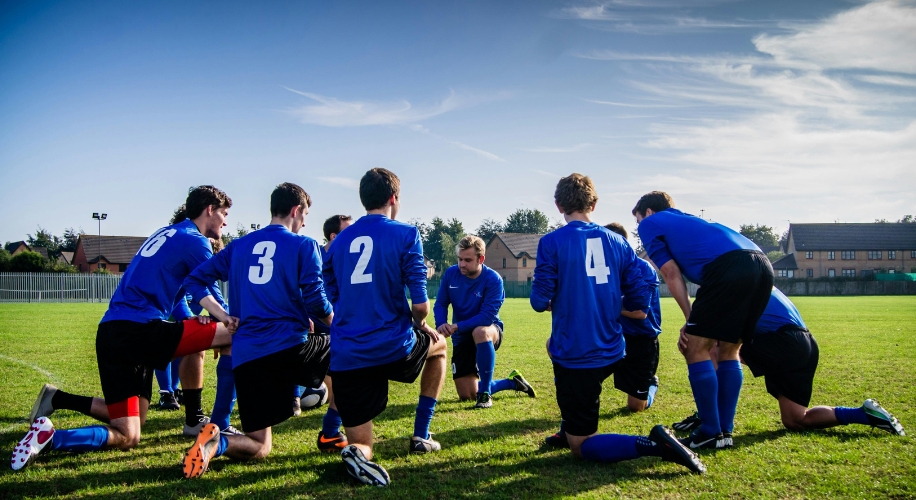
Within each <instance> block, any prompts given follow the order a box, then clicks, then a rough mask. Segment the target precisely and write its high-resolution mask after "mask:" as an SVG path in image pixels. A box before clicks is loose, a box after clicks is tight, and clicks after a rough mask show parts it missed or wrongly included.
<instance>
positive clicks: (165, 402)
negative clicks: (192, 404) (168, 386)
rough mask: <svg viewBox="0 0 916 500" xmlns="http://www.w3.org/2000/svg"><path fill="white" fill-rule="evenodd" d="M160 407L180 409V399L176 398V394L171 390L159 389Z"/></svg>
mask: <svg viewBox="0 0 916 500" xmlns="http://www.w3.org/2000/svg"><path fill="white" fill-rule="evenodd" d="M159 409H160V410H169V411H171V410H179V409H181V406H178V401H176V400H175V395H174V394H172V393H171V392H169V391H159Z"/></svg>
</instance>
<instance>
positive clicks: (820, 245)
mask: <svg viewBox="0 0 916 500" xmlns="http://www.w3.org/2000/svg"><path fill="white" fill-rule="evenodd" d="M786 254H787V255H786V257H783V258H782V259H779V260H777V261H776V262H774V263H773V269H774V270H775V271H776V273H777V277H792V276H789V271H794V273H793V274H794V277H796V278H821V277H834V276H848V277H854V276H862V275H867V274H872V273H876V272H888V273H901V272H907V273H908V272H911V271H912V269H913V268H914V267H916V224H906V223H883V224H882V223H833V224H831V223H825V224H791V225H789V240H788V242H787V243H786ZM789 257H791V258H792V260H790V259H789ZM783 261H785V262H783ZM793 262H794V269H793V268H792V264H793ZM777 264H780V266H782V269H783V270H784V271H785V273H780V269H778V268H777Z"/></svg>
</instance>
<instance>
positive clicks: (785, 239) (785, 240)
mask: <svg viewBox="0 0 916 500" xmlns="http://www.w3.org/2000/svg"><path fill="white" fill-rule="evenodd" d="M779 248H789V230H788V229H786V230H785V231H784V232H783V233H782V236H780V237H779Z"/></svg>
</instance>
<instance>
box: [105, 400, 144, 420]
mask: <svg viewBox="0 0 916 500" xmlns="http://www.w3.org/2000/svg"><path fill="white" fill-rule="evenodd" d="M139 416H140V398H139V397H138V396H131V397H129V398H127V399H125V400H124V401H118V402H117V403H114V404H110V405H108V419H109V420H114V419H116V418H124V417H139Z"/></svg>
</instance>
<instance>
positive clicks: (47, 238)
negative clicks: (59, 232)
mask: <svg viewBox="0 0 916 500" xmlns="http://www.w3.org/2000/svg"><path fill="white" fill-rule="evenodd" d="M26 236H27V237H28V239H27V240H26V243H27V244H28V245H29V246H30V247H32V248H35V247H44V248H47V249H48V258H49V259H51V260H57V258H58V257H60V252H61V250H60V247H61V245H62V244H64V240H63V239H62V238H61V237H60V236H55V235H53V234H51V231H48V230H47V229H45V228H43V227H41V226H38V231H36V232H35V236H32V235H31V234H27V235H26Z"/></svg>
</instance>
